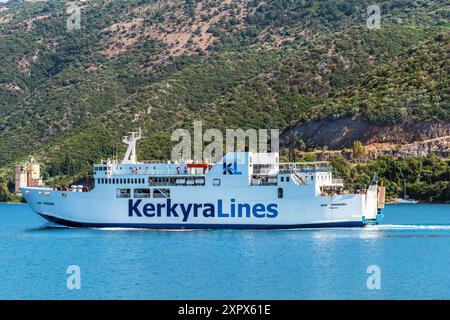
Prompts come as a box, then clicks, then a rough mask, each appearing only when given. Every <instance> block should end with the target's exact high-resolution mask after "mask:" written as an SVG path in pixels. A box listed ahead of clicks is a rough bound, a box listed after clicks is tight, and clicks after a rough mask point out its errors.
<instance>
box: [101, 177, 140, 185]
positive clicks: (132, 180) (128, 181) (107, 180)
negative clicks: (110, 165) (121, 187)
mask: <svg viewBox="0 0 450 320" xmlns="http://www.w3.org/2000/svg"><path fill="white" fill-rule="evenodd" d="M144 183H145V179H144V178H99V179H97V184H144Z"/></svg>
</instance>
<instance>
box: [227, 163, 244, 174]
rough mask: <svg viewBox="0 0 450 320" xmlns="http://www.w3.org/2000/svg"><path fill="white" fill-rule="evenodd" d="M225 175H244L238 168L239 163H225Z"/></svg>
mask: <svg viewBox="0 0 450 320" xmlns="http://www.w3.org/2000/svg"><path fill="white" fill-rule="evenodd" d="M223 174H224V175H227V174H229V175H233V174H242V172H241V171H239V170H238V168H237V162H231V163H226V162H224V163H223Z"/></svg>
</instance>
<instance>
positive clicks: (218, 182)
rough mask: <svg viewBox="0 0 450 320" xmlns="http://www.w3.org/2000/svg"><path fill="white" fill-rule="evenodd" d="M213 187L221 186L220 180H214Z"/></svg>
mask: <svg viewBox="0 0 450 320" xmlns="http://www.w3.org/2000/svg"><path fill="white" fill-rule="evenodd" d="M213 186H215V187H218V186H220V179H214V180H213Z"/></svg>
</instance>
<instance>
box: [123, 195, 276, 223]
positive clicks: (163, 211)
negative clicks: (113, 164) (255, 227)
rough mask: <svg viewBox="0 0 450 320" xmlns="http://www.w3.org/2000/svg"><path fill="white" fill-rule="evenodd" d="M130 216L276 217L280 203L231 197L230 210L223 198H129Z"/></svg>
mask: <svg viewBox="0 0 450 320" xmlns="http://www.w3.org/2000/svg"><path fill="white" fill-rule="evenodd" d="M128 216H129V217H155V216H156V217H168V218H182V221H183V222H188V221H189V218H191V217H198V216H202V217H204V218H214V217H217V218H238V219H239V218H250V217H251V216H253V217H255V218H275V217H277V216H278V205H277V204H276V203H270V204H268V205H267V206H266V205H264V204H262V203H256V204H254V205H253V206H251V205H249V204H247V203H236V200H235V199H231V204H230V211H226V210H225V209H224V204H223V200H218V201H217V205H215V204H213V203H188V204H184V203H172V200H171V199H167V200H166V203H165V204H164V203H162V204H161V203H158V204H156V205H155V204H152V203H146V204H143V203H142V200H136V201H135V200H132V199H130V200H128Z"/></svg>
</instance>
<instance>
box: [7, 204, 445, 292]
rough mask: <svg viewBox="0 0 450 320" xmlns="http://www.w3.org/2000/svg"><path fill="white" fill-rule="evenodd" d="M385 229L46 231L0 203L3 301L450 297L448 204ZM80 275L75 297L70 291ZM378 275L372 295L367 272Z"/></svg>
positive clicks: (393, 219)
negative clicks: (72, 275) (72, 274)
mask: <svg viewBox="0 0 450 320" xmlns="http://www.w3.org/2000/svg"><path fill="white" fill-rule="evenodd" d="M383 223H384V224H383V225H381V226H376V227H370V228H365V229H315V230H291V231H237V230H234V231H222V230H216V231H154V230H95V229H65V228H46V227H45V225H46V223H45V221H44V220H43V219H41V218H40V217H38V216H36V215H35V214H33V213H32V212H31V211H30V210H29V209H28V207H27V206H26V205H0V270H1V272H0V298H1V299H21V298H27V299H95V298H96V299H106V298H108V299H358V298H360V299H361V298H362V299H431V298H436V299H442V298H446V299H450V205H396V206H389V207H388V208H387V209H386V210H385V219H384V221H383ZM69 265H78V266H79V267H80V269H81V290H69V289H67V286H66V279H67V277H68V274H66V270H67V267H68V266H69ZM370 265H377V266H379V267H380V270H381V289H380V290H369V289H368V288H367V285H366V282H367V278H368V276H369V274H367V273H366V270H367V267H368V266H370Z"/></svg>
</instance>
